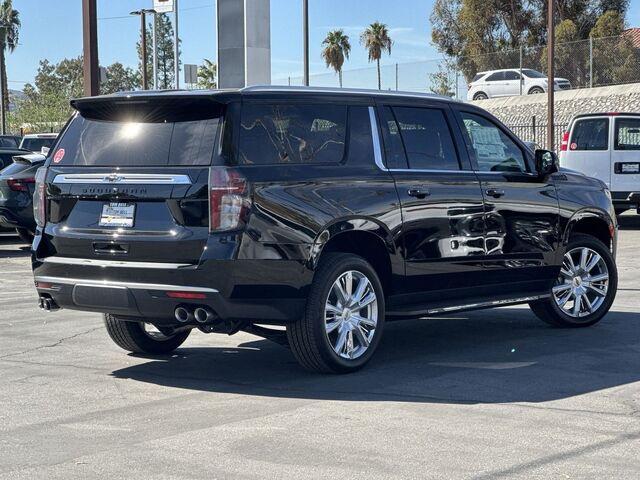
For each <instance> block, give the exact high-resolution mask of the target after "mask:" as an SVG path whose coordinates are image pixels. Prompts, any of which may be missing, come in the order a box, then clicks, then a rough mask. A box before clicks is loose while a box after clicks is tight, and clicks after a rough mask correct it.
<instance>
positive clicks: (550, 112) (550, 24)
mask: <svg viewBox="0 0 640 480" xmlns="http://www.w3.org/2000/svg"><path fill="white" fill-rule="evenodd" d="M547 2H548V10H549V18H548V20H547V150H554V149H555V145H556V143H555V139H554V138H553V136H554V128H553V127H554V125H553V124H554V104H553V102H554V101H555V84H556V82H555V70H554V65H553V57H554V48H555V38H554V37H555V24H554V17H555V15H554V13H555V12H554V6H555V5H554V2H555V0H547Z"/></svg>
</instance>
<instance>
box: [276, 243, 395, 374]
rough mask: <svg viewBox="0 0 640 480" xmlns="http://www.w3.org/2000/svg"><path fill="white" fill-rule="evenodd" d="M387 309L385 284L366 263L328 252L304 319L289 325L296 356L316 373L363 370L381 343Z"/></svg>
mask: <svg viewBox="0 0 640 480" xmlns="http://www.w3.org/2000/svg"><path fill="white" fill-rule="evenodd" d="M384 309H385V305H384V292H383V290H382V284H381V283H380V280H379V279H378V275H377V274H376V271H375V270H374V269H373V267H371V265H370V264H369V263H368V262H367V261H366V260H364V259H363V258H361V257H358V256H356V255H351V254H345V253H328V254H326V256H325V257H324V258H323V259H322V261H321V262H320V265H319V267H318V270H317V271H316V273H315V275H314V279H313V283H312V284H311V288H310V293H309V297H308V300H307V307H306V310H305V315H304V317H303V318H301V319H300V320H298V321H297V322H295V323H293V324H290V325H288V326H287V338H288V340H289V345H290V346H291V350H292V352H293V355H294V356H295V358H296V360H297V361H298V362H299V363H300V365H302V366H303V367H304V368H305V369H307V370H310V371H314V372H324V373H330V372H333V373H349V372H353V371H356V370H358V369H360V368H362V367H363V366H364V365H365V364H366V363H367V362H368V361H369V360H370V359H371V357H372V356H373V354H374V353H375V351H376V349H377V347H378V344H379V343H380V338H381V337H382V331H383V328H384Z"/></svg>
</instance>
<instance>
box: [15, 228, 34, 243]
mask: <svg viewBox="0 0 640 480" xmlns="http://www.w3.org/2000/svg"><path fill="white" fill-rule="evenodd" d="M16 233H17V234H18V237H19V238H20V240H22V241H23V242H24V243H28V244H29V245H31V244H32V243H33V233H31V232H30V231H29V230H27V229H25V228H16Z"/></svg>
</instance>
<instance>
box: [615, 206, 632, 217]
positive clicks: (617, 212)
mask: <svg viewBox="0 0 640 480" xmlns="http://www.w3.org/2000/svg"><path fill="white" fill-rule="evenodd" d="M627 210H629V209H628V208H626V207H618V208H616V216H618V215H622V214H623V213H624V212H626V211H627Z"/></svg>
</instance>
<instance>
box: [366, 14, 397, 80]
mask: <svg viewBox="0 0 640 480" xmlns="http://www.w3.org/2000/svg"><path fill="white" fill-rule="evenodd" d="M360 43H362V45H363V46H364V48H366V49H367V52H368V54H369V61H370V62H373V61H375V62H376V66H377V68H378V90H381V89H382V79H381V78H380V58H381V57H382V54H383V53H384V52H387V53H388V54H389V55H391V46H392V45H393V40H391V36H390V35H389V28H388V27H387V25H385V24H384V23H380V22H373V23H372V24H371V25H369V26H368V27H367V28H366V29H365V31H364V32H362V34H361V35H360Z"/></svg>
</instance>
